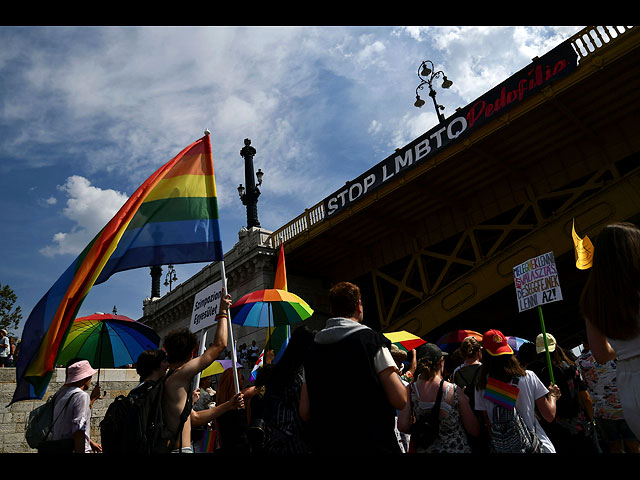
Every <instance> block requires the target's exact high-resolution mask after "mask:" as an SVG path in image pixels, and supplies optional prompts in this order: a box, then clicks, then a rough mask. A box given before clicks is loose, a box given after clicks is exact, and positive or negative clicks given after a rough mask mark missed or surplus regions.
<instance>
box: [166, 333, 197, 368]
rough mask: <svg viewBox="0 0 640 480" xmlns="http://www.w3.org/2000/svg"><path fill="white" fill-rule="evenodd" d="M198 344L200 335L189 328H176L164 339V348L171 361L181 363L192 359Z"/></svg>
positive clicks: (168, 359)
mask: <svg viewBox="0 0 640 480" xmlns="http://www.w3.org/2000/svg"><path fill="white" fill-rule="evenodd" d="M197 346H198V337H196V335H195V334H194V333H192V332H191V331H189V329H188V328H183V329H180V330H174V331H172V332H171V333H169V335H167V336H166V338H165V339H164V350H165V351H166V352H167V361H168V362H169V363H180V362H184V361H186V360H189V359H191V356H192V355H193V354H194V353H195V349H196V347H197Z"/></svg>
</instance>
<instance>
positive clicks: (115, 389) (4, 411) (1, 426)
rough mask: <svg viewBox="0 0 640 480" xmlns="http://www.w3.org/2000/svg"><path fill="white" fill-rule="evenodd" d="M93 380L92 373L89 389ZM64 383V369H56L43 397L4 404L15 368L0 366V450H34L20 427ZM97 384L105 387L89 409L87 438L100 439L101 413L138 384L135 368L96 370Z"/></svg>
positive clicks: (8, 399)
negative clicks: (97, 372)
mask: <svg viewBox="0 0 640 480" xmlns="http://www.w3.org/2000/svg"><path fill="white" fill-rule="evenodd" d="M96 380H97V374H96V375H94V377H93V382H92V384H91V387H90V389H92V388H93V387H94V385H95V382H96ZM63 383H64V369H63V368H58V369H56V371H55V373H54V374H53V377H52V379H51V383H50V384H49V388H48V389H47V392H46V393H45V396H44V399H43V400H25V401H21V402H17V403H14V404H13V405H11V406H10V407H7V405H9V403H10V402H11V399H12V397H13V392H14V391H15V388H16V371H15V368H0V453H29V452H31V453H36V450H33V449H31V448H29V445H28V444H27V442H26V440H25V438H24V431H25V429H26V423H27V420H28V419H29V412H31V410H33V409H34V408H37V407H39V406H40V405H42V404H43V403H44V401H46V400H47V398H49V396H50V395H53V394H54V393H55V392H56V391H57V390H58V388H60V387H61V386H62V384H63ZM100 385H101V387H102V390H103V391H104V390H106V391H107V396H106V397H105V398H104V399H99V400H96V401H95V402H94V404H93V408H92V410H91V439H92V440H95V441H96V442H98V443H100V421H101V420H102V418H103V417H104V414H105V412H106V411H107V408H108V407H109V405H110V404H111V402H112V401H113V400H114V399H115V398H116V397H117V396H118V395H121V394H125V395H126V394H127V393H129V391H130V390H131V389H132V388H133V387H135V386H136V385H138V375H137V374H136V371H135V369H131V368H116V369H103V370H101V371H100Z"/></svg>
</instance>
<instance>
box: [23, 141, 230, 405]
mask: <svg viewBox="0 0 640 480" xmlns="http://www.w3.org/2000/svg"><path fill="white" fill-rule="evenodd" d="M222 259H223V253H222V242H221V239H220V228H219V223H218V203H217V197H216V185H215V175H214V170H213V157H212V154H211V141H210V139H209V135H208V134H207V135H205V136H204V137H203V138H201V139H200V140H197V141H196V142H194V143H193V144H191V145H189V146H188V147H187V148H185V149H184V150H182V151H181V152H180V153H179V154H178V155H177V156H176V157H175V158H173V159H172V160H171V161H169V162H168V163H166V164H165V165H163V166H162V167H161V168H160V169H158V170H157V171H156V172H155V173H154V174H153V175H152V176H151V177H149V178H148V179H147V180H146V181H145V182H144V183H143V184H142V185H141V186H140V187H139V188H138V189H137V190H136V191H135V192H134V194H133V195H131V197H130V198H129V199H128V200H127V202H126V203H125V204H124V205H123V207H122V208H121V209H120V210H119V211H118V213H117V214H116V215H115V217H113V219H111V221H109V223H107V225H106V226H105V227H104V228H103V229H102V230H101V231H100V233H98V235H96V237H95V238H94V239H93V241H92V242H91V243H90V244H89V245H88V246H87V247H86V248H85V249H84V251H83V252H82V253H81V254H80V255H79V256H78V258H77V259H76V260H75V261H74V262H73V263H72V264H71V265H70V266H69V268H68V269H67V270H66V271H65V272H64V273H63V274H62V276H61V277H60V278H59V279H58V280H57V281H56V282H55V283H54V285H53V286H52V287H51V288H50V289H49V291H48V292H47V293H46V294H45V296H44V297H42V299H41V300H40V301H39V302H38V304H37V305H36V306H35V307H34V309H33V311H32V312H31V314H30V315H29V318H28V319H27V322H26V324H25V327H24V333H23V337H22V342H21V347H20V355H19V357H18V364H17V366H16V383H17V386H16V390H15V392H14V395H13V400H12V402H11V403H13V402H16V401H20V400H28V399H41V398H42V397H43V396H44V393H45V391H46V389H47V386H48V385H49V381H50V379H51V376H52V374H53V370H54V367H55V364H56V358H57V356H58V351H59V349H60V346H61V345H63V344H64V340H65V338H66V336H67V334H68V332H69V329H70V327H71V325H72V323H73V320H74V319H75V317H76V315H77V313H78V310H79V309H80V306H81V304H82V302H83V301H84V299H85V297H86V296H87V294H88V293H89V291H90V290H91V288H92V287H93V285H97V284H100V283H103V282H105V281H106V280H107V279H108V278H109V277H110V276H111V275H113V274H114V273H116V272H121V271H124V270H129V269H133V268H138V267H145V266H153V265H167V264H180V263H192V262H210V261H215V260H222ZM94 367H98V366H95V365H94Z"/></svg>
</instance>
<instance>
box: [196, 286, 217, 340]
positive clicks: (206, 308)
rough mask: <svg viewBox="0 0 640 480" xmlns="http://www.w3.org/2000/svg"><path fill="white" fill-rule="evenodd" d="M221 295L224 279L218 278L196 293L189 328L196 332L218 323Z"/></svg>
mask: <svg viewBox="0 0 640 480" xmlns="http://www.w3.org/2000/svg"><path fill="white" fill-rule="evenodd" d="M221 296H222V280H218V281H217V282H216V283H214V284H212V285H209V286H208V287H207V288H205V289H204V290H201V291H199V292H198V293H197V294H196V296H195V298H194V301H193V312H192V314H191V325H190V326H189V330H191V331H192V332H193V333H196V332H199V331H200V330H203V329H205V328H209V327H210V326H212V325H214V324H215V323H216V315H217V314H218V309H219V308H220V297H221Z"/></svg>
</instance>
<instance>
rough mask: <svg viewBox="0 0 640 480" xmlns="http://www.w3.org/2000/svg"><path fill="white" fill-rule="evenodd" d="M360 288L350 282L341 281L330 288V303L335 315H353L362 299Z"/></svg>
mask: <svg viewBox="0 0 640 480" xmlns="http://www.w3.org/2000/svg"><path fill="white" fill-rule="evenodd" d="M360 298H361V297H360V288H359V287H358V286H357V285H354V284H353V283H349V282H341V283H338V284H337V285H334V286H333V287H331V290H329V305H330V306H331V314H332V315H333V316H334V317H346V318H349V317H351V316H353V314H354V313H355V311H356V308H357V307H358V302H359V301H360Z"/></svg>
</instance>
